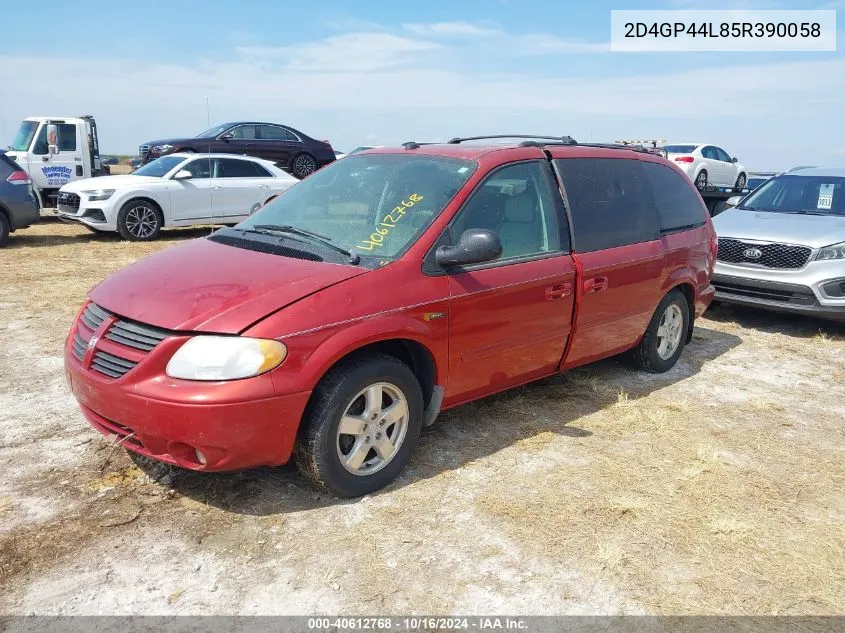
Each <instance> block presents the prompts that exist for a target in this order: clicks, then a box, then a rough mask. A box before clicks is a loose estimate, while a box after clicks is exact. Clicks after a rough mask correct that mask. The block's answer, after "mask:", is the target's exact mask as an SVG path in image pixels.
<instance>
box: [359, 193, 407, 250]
mask: <svg viewBox="0 0 845 633" xmlns="http://www.w3.org/2000/svg"><path fill="white" fill-rule="evenodd" d="M422 199H423V197H422V196H421V195H419V194H418V193H412V194H411V195H410V196H408V198H407V199H406V200H403V201H402V202H400V203H399V204H398V205H397V206H396V207H394V208H393V211H391V212H390V213H388V214H387V215H386V216H384V217H383V218H382V220H381V222H379V225H378V226H377V227H376V230H375V231H373V232H372V233H370V237H369V239H366V240H362V241H361V243H360V244H358V246H356V247H355V248H357V249H359V250H362V251H371V250H373V249H374V248H376V247H377V246H381V245H382V244H383V243H384V236H385V235H387V234H389V233H390V229H394V228H396V224H397V222H399V221H400V220H401V219H402V217H403V216H404V215H405V209H410V208H411V207H412V206H414V205H415V204H416V203H417V202H420V201H421V200H422Z"/></svg>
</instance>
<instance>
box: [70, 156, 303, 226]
mask: <svg viewBox="0 0 845 633" xmlns="http://www.w3.org/2000/svg"><path fill="white" fill-rule="evenodd" d="M297 182H299V181H298V180H297V179H296V178H294V177H293V176H291V175H290V174H288V173H287V172H285V171H283V170H281V169H279V168H278V167H276V166H275V165H274V164H273V163H271V162H269V161H266V160H261V159H259V158H252V157H249V156H235V155H229V154H189V153H176V154H168V155H167V156H162V157H161V158H158V159H156V160H154V161H152V162H150V163H147V164H146V165H144V166H143V167H140V168H139V169H136V170H135V171H134V172H132V173H131V174H128V175H125V176H99V177H97V178H87V179H84V180H75V181H73V182H71V183H68V184H67V185H65V186H64V187H62V188H61V189H60V190H59V199H58V204H57V207H56V215H58V216H59V217H60V218H61V219H63V220H70V221H73V222H79V223H81V224H84V225H85V226H87V227H89V228H91V229H92V230H95V231H117V232H118V233H119V234H120V236H121V237H122V238H123V239H125V240H130V241H133V242H137V241H147V240H153V239H155V238H156V237H158V234H159V231H161V229H162V227H165V226H191V225H194V224H235V223H237V222H240V221H241V220H243V219H245V218H246V217H248V216H249V215H250V214H251V213H252V212H253V211H255V209H257V208H259V207H260V206H261V205H263V204H264V203H265V202H266V201H267V199H268V198H271V197H273V196H276V195H278V194H280V193H281V192H283V191H285V190H287V189H288V188H290V187H291V186H292V185H294V184H296V183H297Z"/></svg>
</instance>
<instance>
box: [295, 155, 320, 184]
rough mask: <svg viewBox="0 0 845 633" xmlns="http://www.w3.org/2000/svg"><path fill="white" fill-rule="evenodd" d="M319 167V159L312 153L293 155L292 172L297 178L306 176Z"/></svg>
mask: <svg viewBox="0 0 845 633" xmlns="http://www.w3.org/2000/svg"><path fill="white" fill-rule="evenodd" d="M316 169H317V159H316V158H314V157H313V156H312V155H311V154H308V153H307V152H303V153H302V154H297V155H296V156H294V157H293V161H292V163H291V172H292V173H293V175H294V176H296V177H297V178H305V177H306V176H308V175H309V174H312V173H314V171H316Z"/></svg>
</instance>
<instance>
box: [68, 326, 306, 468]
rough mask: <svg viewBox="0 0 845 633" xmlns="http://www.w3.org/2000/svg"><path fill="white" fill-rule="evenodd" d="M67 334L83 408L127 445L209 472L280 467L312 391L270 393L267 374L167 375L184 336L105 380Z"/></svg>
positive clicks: (72, 378)
mask: <svg viewBox="0 0 845 633" xmlns="http://www.w3.org/2000/svg"><path fill="white" fill-rule="evenodd" d="M71 339H72V336H71V337H69V338H68V342H67V343H66V345H65V370H66V373H67V377H68V382H69V384H70V388H71V391H72V392H73V395H74V396H75V397H76V399H77V401H78V402H79V404H80V407H81V409H82V413H83V414H84V415H85V417H86V419H87V420H88V422H89V423H90V424H91V426H93V427H94V428H95V429H96V430H98V431H99V432H100V433H102V434H104V435H106V436H111V437H115V438H116V439H117V441H119V442H120V444H121V445H122V446H124V447H126V448H127V449H129V450H132V451H134V452H137V453H140V454H142V455H146V456H148V457H151V458H153V459H156V460H159V461H162V462H167V463H170V464H175V465H178V466H181V467H183V468H189V469H191V470H198V471H208V472H214V471H230V470H239V469H244V468H253V467H257V466H278V465H281V464H284V463H286V462H287V461H288V459H289V458H290V455H291V452H292V450H293V445H294V441H295V439H296V433H297V429H298V427H299V422H300V419H301V418H302V414H303V412H304V410H305V406H306V404H307V402H308V398H309V397H310V395H311V392H302V393H295V394H287V395H276V394H275V393H274V391H273V389H272V379H271V378H270V377H269V375H267V374H265V375H263V376H257V377H255V378H248V379H244V380H237V381H226V382H216V383H201V382H193V381H184V380H177V379H173V378H169V377H168V376H167V375H166V374H165V373H164V366H165V365H166V362H167V359H169V358H170V356H172V354H173V352H174V351H175V350H176V349H177V348H178V347H179V346H180V345H182V343H183V342H184V340H185V338H184V337H179V338H177V339H168V340H165V341H164V342H163V343H161V344H160V346H159V348H157V349H156V350H155V351H154V352H153V353H150V354H149V355H148V356H147V358H145V359H144V360H143V361H141V362H140V363H139V364H138V365H137V366H136V367H135V368H133V369H132V370H130V371H129V372H128V373H126V374H125V375H123V376H121V377H119V378H117V379H115V378H109V377H107V376H104V375H101V374H99V373H98V372H96V371H93V370H92V369H87V368H86V367H85V366H84V365H83V362H84V361H83V362H80V361H79V360H77V358H76V356H74V355H73V353H72V350H71V343H70V340H71ZM103 344H107V342H103V341H102V340H101V342H100V343H97V345H98V347H99V346H100V345H103ZM197 450H199V451H200V452H201V454H202V458H200V457H199V456H198V455H197ZM203 461H205V463H203Z"/></svg>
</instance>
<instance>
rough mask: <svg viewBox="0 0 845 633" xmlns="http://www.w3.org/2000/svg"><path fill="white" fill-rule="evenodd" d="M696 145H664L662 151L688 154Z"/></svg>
mask: <svg viewBox="0 0 845 633" xmlns="http://www.w3.org/2000/svg"><path fill="white" fill-rule="evenodd" d="M696 147H698V146H697V145H664V146H663V151H664V152H666V153H667V154H690V153H692V152H694V151H695V148H696Z"/></svg>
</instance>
